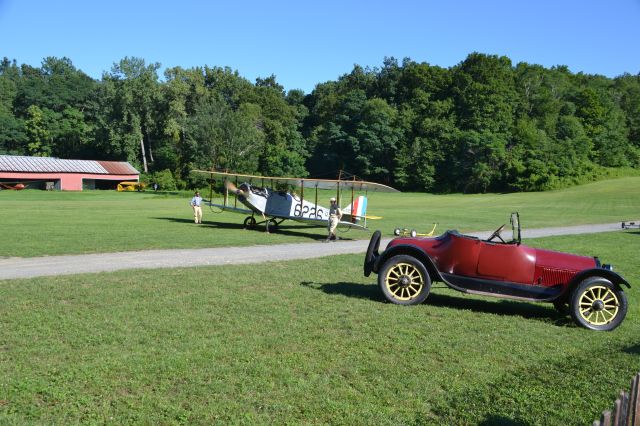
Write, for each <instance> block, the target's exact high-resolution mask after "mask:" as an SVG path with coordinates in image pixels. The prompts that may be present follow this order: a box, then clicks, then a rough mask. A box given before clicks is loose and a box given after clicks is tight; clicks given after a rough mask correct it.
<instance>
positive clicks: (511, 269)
mask: <svg viewBox="0 0 640 426" xmlns="http://www.w3.org/2000/svg"><path fill="white" fill-rule="evenodd" d="M480 244H481V245H480V253H479V255H478V268H477V273H478V277H479V278H485V279H490V280H500V281H509V282H515V283H521V284H532V283H533V275H534V272H535V263H536V255H535V250H533V249H531V248H529V247H526V246H523V245H521V244H502V243H492V242H487V241H481V242H480Z"/></svg>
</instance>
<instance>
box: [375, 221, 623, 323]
mask: <svg viewBox="0 0 640 426" xmlns="http://www.w3.org/2000/svg"><path fill="white" fill-rule="evenodd" d="M511 225H512V232H513V236H512V238H511V240H510V241H505V240H504V239H503V238H502V237H501V232H502V230H503V229H504V227H505V225H502V226H501V227H499V228H498V229H497V230H496V231H495V232H494V233H493V234H491V236H490V237H489V238H487V239H486V240H482V239H479V238H477V237H473V236H469V235H463V234H460V233H459V232H457V231H446V232H445V233H444V234H442V235H440V236H438V237H435V238H424V237H399V238H395V239H393V240H392V241H391V242H390V243H389V245H388V246H387V248H386V250H384V251H383V252H382V253H378V249H379V246H380V236H381V234H380V231H376V232H375V233H374V234H373V236H372V237H371V241H370V242H369V247H368V249H367V254H366V256H365V261H364V274H365V276H367V277H368V276H369V275H370V274H371V272H374V273H377V274H378V284H379V285H380V288H381V289H382V292H383V293H384V295H385V297H386V298H387V299H388V300H389V301H391V302H393V303H396V304H399V305H415V304H418V303H421V302H423V301H424V300H425V299H426V298H427V296H428V295H429V291H430V289H431V283H432V282H434V281H442V282H444V283H446V284H447V286H449V287H451V288H453V289H455V290H458V291H462V292H465V293H472V294H480V295H487V296H497V297H503V298H509V299H517V300H525V301H531V302H551V303H553V304H554V305H555V306H556V308H558V309H559V310H562V311H564V310H565V309H566V306H567V305H568V306H569V309H570V312H571V316H572V317H573V319H574V320H575V322H576V323H577V324H579V325H580V326H582V327H586V328H589V329H592V330H613V329H614V328H616V327H617V326H619V325H620V323H621V322H622V320H623V319H624V317H625V315H626V313H627V298H626V296H625V294H624V292H623V290H622V286H626V287H630V285H629V283H628V282H627V281H626V280H625V279H624V278H623V277H621V276H620V275H619V274H617V273H615V272H613V270H612V269H613V268H612V267H611V265H605V264H601V263H600V260H599V259H598V258H597V257H587V256H577V255H575V254H568V253H560V252H555V251H550V250H542V249H537V248H533V247H528V246H526V245H523V244H521V237H520V235H521V232H520V220H519V215H518V214H517V213H513V214H512V215H511Z"/></svg>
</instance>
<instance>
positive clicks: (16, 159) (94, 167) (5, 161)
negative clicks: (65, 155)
mask: <svg viewBox="0 0 640 426" xmlns="http://www.w3.org/2000/svg"><path fill="white" fill-rule="evenodd" d="M0 172H23V173H92V174H100V175H108V174H127V175H131V174H138V173H139V172H138V171H137V170H136V169H134V168H133V167H132V166H131V164H129V163H127V162H120V161H94V160H62V159H60V158H53V157H26V156H20V155H0Z"/></svg>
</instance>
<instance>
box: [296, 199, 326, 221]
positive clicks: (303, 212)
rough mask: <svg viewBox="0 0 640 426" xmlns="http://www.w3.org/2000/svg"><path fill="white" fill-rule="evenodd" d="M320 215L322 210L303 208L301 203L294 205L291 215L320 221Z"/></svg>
mask: <svg viewBox="0 0 640 426" xmlns="http://www.w3.org/2000/svg"><path fill="white" fill-rule="evenodd" d="M322 213H324V210H322V209H316V207H311V208H309V206H303V205H302V204H301V203H298V204H296V206H295V208H294V210H293V214H294V216H298V217H309V218H312V219H313V218H315V219H322Z"/></svg>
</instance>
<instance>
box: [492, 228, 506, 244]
mask: <svg viewBox="0 0 640 426" xmlns="http://www.w3.org/2000/svg"><path fill="white" fill-rule="evenodd" d="M506 225H507V224H506V223H505V224H504V225H502V226H501V227H500V228H498V229H496V230H495V231H494V232H493V234H491V236H490V237H489V238H487V241H491V240H493V239H494V238H496V237H498V238H500V241H502V242H503V243H504V244H507V242H506V241H505V240H503V239H502V237H501V236H500V232H502V230H503V229H504V227H505V226H506Z"/></svg>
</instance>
